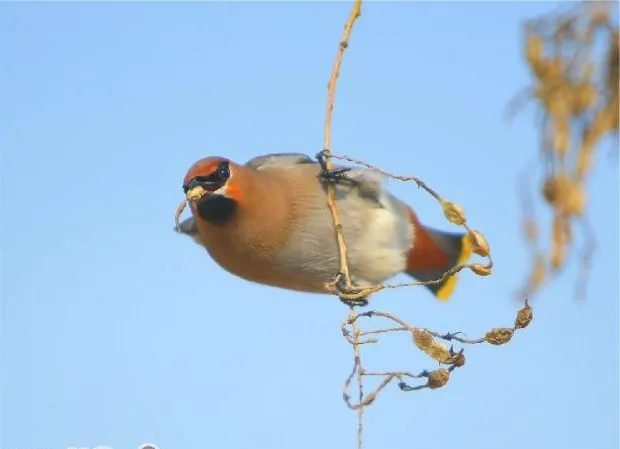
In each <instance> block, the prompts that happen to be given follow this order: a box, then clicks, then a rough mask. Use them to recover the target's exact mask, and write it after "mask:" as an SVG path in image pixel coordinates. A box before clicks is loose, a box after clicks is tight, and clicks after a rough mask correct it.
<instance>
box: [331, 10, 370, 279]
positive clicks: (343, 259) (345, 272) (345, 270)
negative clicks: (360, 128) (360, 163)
mask: <svg viewBox="0 0 620 449" xmlns="http://www.w3.org/2000/svg"><path fill="white" fill-rule="evenodd" d="M361 13H362V0H355V2H354V4H353V8H352V9H351V13H350V14H349V18H348V19H347V22H346V24H345V26H344V31H343V33H342V37H341V38H340V46H339V48H338V53H337V54H336V60H335V61H334V66H333V68H332V73H331V76H330V78H329V83H328V85H327V108H326V112H325V140H324V142H323V151H324V153H323V154H324V156H325V167H326V168H327V170H331V168H332V162H331V137H332V115H333V111H334V97H335V94H336V84H337V82H338V76H339V75H340V66H341V65H342V58H343V57H344V52H345V50H346V49H347V47H348V46H349V36H350V35H351V31H352V30H353V25H354V24H355V21H356V20H357V18H358V17H359V16H360V15H361ZM327 203H328V205H329V210H330V212H331V214H332V219H333V221H334V230H335V232H336V239H337V241H338V251H339V254H340V273H341V275H342V276H343V278H344V279H343V280H344V282H345V285H346V287H347V289H349V288H350V287H351V277H350V275H349V265H348V262H347V260H348V259H347V247H346V244H345V241H344V236H343V234H342V225H341V224H340V217H339V216H338V210H337V209H336V201H335V193H334V186H333V185H332V184H327Z"/></svg>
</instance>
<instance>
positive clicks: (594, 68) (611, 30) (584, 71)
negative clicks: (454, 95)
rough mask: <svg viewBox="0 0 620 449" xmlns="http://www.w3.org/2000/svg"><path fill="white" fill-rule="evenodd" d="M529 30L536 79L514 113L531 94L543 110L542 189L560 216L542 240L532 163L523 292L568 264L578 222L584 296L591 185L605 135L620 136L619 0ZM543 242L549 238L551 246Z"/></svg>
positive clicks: (585, 6) (580, 294)
mask: <svg viewBox="0 0 620 449" xmlns="http://www.w3.org/2000/svg"><path fill="white" fill-rule="evenodd" d="M614 19H616V20H614ZM524 28H525V33H524V38H525V42H524V43H525V59H526V61H527V64H528V65H529V67H530V69H531V73H532V76H533V83H532V86H531V87H529V88H528V89H527V90H526V92H525V93H524V94H521V95H519V96H517V98H516V99H515V100H516V101H515V102H513V105H512V106H513V107H511V108H510V109H511V112H514V109H515V107H516V106H519V105H520V104H521V103H523V101H522V100H523V99H524V98H528V99H530V100H533V101H534V102H535V103H536V104H537V106H538V108H539V110H540V112H541V113H542V114H541V117H540V130H541V132H540V139H541V153H542V154H541V156H542V157H541V162H542V168H543V171H544V180H543V182H542V184H541V185H540V187H537V189H538V191H539V194H540V196H541V197H542V200H543V202H544V204H545V205H546V207H547V208H548V209H550V210H551V215H552V220H551V229H550V230H549V234H550V235H549V238H548V239H544V238H540V237H541V236H540V235H539V233H540V230H539V228H540V227H542V224H541V222H539V221H537V220H536V217H535V216H534V205H533V201H532V199H531V197H530V196H529V195H528V187H529V184H531V182H530V180H529V179H528V178H529V176H528V175H530V173H531V169H530V168H529V167H527V168H526V170H525V171H524V175H523V177H521V179H520V185H519V189H520V193H521V195H522V201H523V204H522V207H523V210H524V215H525V217H524V222H523V234H524V238H525V240H526V242H527V244H528V246H529V248H530V251H531V258H532V262H531V273H530V274H529V276H528V277H527V279H526V281H525V285H524V286H523V288H522V290H521V293H520V295H521V297H525V298H530V297H532V296H533V295H534V294H535V293H536V292H537V291H538V290H539V289H540V288H541V287H542V286H543V285H544V284H545V283H546V282H547V281H549V280H550V279H551V278H552V277H553V276H557V275H558V274H560V273H561V272H562V271H563V270H564V269H565V267H566V261H567V255H568V254H569V252H570V251H571V250H572V249H573V248H574V247H575V240H574V233H575V228H576V227H577V226H578V229H579V230H580V231H581V233H582V238H583V240H584V242H583V247H582V250H581V257H580V275H579V279H578V280H577V284H576V286H577V288H576V292H575V294H576V298H577V299H583V298H584V297H585V293H586V284H587V278H588V273H589V270H590V265H591V260H592V256H593V253H594V249H595V245H596V241H595V239H594V233H593V232H592V230H591V229H590V224H589V221H588V218H587V211H586V208H587V205H588V196H587V193H586V187H587V186H586V184H587V180H588V176H589V175H590V173H591V170H592V166H593V163H594V161H595V159H596V157H597V156H598V154H599V153H600V151H599V148H601V147H602V143H603V140H604V139H605V138H608V137H612V138H615V139H617V134H618V106H619V105H618V64H619V61H618V41H619V33H618V23H617V3H611V2H581V3H577V4H571V6H570V7H568V8H566V7H562V8H560V10H556V11H554V12H552V13H550V14H549V15H547V16H544V17H541V18H536V19H534V20H530V21H528V22H526V23H525V26H524ZM615 139H614V140H615ZM536 185H537V186H538V184H536ZM541 240H542V241H545V240H547V241H548V245H546V246H548V247H547V248H546V249H545V248H543V246H545V245H543V244H542V243H541Z"/></svg>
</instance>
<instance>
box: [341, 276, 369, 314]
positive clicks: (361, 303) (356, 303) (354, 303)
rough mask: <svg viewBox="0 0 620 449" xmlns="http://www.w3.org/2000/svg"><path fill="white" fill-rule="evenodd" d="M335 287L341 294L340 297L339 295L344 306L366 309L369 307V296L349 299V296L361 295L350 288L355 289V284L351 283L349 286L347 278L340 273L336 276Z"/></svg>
mask: <svg viewBox="0 0 620 449" xmlns="http://www.w3.org/2000/svg"><path fill="white" fill-rule="evenodd" d="M334 286H335V287H336V289H337V290H338V292H339V293H340V295H338V298H339V299H340V301H342V302H343V303H344V304H346V305H348V306H350V307H366V306H367V305H368V299H367V298H368V296H362V297H360V298H347V296H349V295H355V294H356V293H359V291H358V290H356V289H352V288H350V287H355V286H356V285H355V283H353V282H351V285H350V286H349V285H347V282H346V280H345V276H344V274H343V273H342V272H340V271H339V272H338V273H336V276H334Z"/></svg>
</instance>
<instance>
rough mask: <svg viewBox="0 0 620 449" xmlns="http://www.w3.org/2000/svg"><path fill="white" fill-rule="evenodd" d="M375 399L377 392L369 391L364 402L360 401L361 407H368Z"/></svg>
mask: <svg viewBox="0 0 620 449" xmlns="http://www.w3.org/2000/svg"><path fill="white" fill-rule="evenodd" d="M375 399H377V392H376V391H371V392H370V393H368V395H367V396H366V397H365V398H364V400H363V401H362V404H363V405H370V404H372V403H373V402H375Z"/></svg>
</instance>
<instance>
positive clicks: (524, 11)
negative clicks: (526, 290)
mask: <svg viewBox="0 0 620 449" xmlns="http://www.w3.org/2000/svg"><path fill="white" fill-rule="evenodd" d="M555 6H556V5H554V4H551V3H534V2H522V3H489V2H479V3H444V2H437V3H432V4H431V3H391V4H381V3H379V2H373V3H369V4H366V6H365V7H364V12H363V16H362V17H361V19H360V21H359V22H358V24H357V28H356V29H355V30H354V34H353V38H352V41H351V46H350V51H349V53H348V54H347V55H346V57H345V61H344V65H343V69H342V77H341V84H340V88H339V92H338V97H337V104H336V110H335V118H334V139H333V146H334V149H335V150H336V151H338V152H341V153H350V154H354V155H356V156H358V157H360V158H364V159H368V160H371V161H373V162H375V163H377V164H379V165H381V166H382V167H384V168H386V169H388V170H393V171H396V172H398V173H401V174H414V175H417V176H420V177H422V178H423V179H425V180H426V181H427V182H428V183H429V184H430V185H432V186H433V187H435V188H436V189H437V190H438V191H440V192H441V193H442V194H443V195H444V196H446V197H447V198H449V199H451V200H454V201H457V202H459V203H460V204H461V205H462V206H463V207H464V208H465V209H466V211H467V214H468V217H469V220H470V222H471V223H472V225H473V226H474V227H476V228H479V229H481V230H483V231H484V232H485V234H486V235H487V237H488V238H489V240H490V242H491V245H492V248H493V251H494V256H495V261H496V268H495V272H494V276H492V277H490V278H484V279H481V278H477V277H475V276H473V275H472V274H470V273H465V274H464V275H463V276H461V281H460V284H459V289H458V291H457V293H456V294H455V296H454V297H453V299H452V301H450V302H449V303H447V304H444V303H439V302H437V301H435V300H434V299H433V298H432V297H431V296H430V295H429V294H428V293H427V292H426V291H425V290H424V289H422V288H411V289H406V290H398V291H390V292H386V293H382V294H379V295H377V296H375V298H374V299H373V303H372V308H375V309H378V310H386V311H391V312H394V313H398V314H400V315H401V316H402V317H403V318H405V319H407V320H408V321H409V322H411V323H412V324H414V325H419V326H427V327H433V328H436V329H437V330H441V331H449V330H452V331H454V330H463V331H465V332H467V333H468V335H469V336H472V337H473V336H478V335H480V334H482V333H484V332H485V331H486V330H487V329H489V328H490V327H494V326H505V325H507V326H509V325H511V323H512V321H513V317H514V313H515V311H516V308H517V306H516V305H515V302H514V301H513V298H514V292H515V290H516V288H517V287H518V285H519V283H520V281H521V279H522V278H523V276H524V275H525V269H526V267H527V258H526V256H527V253H526V251H525V248H524V245H523V243H522V241H521V240H520V234H519V212H518V208H517V205H518V203H517V197H516V195H515V182H516V176H517V173H518V170H519V169H520V168H521V167H522V166H523V165H524V164H525V163H526V162H527V161H529V160H531V159H532V158H533V157H535V154H536V151H537V144H538V143H537V142H538V140H537V136H536V133H535V131H534V128H533V123H534V113H533V109H532V108H531V107H530V108H528V109H527V110H526V112H524V113H523V115H521V116H519V117H518V119H517V120H516V121H515V122H514V123H512V124H508V123H506V122H505V121H504V120H503V118H502V113H503V108H504V106H505V105H506V103H507V102H508V101H509V100H510V99H511V98H512V95H513V94H515V93H516V92H517V91H518V90H519V89H521V88H522V87H524V86H525V85H526V84H527V83H528V82H529V74H528V71H527V68H526V67H525V66H524V64H523V63H522V59H521V40H520V36H521V29H520V23H521V20H522V19H524V18H527V17H533V16H536V15H538V14H540V13H542V12H545V11H549V10H552V9H553V8H555ZM349 7H350V4H349V3H251V4H250V3H247V4H230V3H229V4H224V3H202V4H198V3H187V4H164V3H158V4H137V3H135V4H121V3H100V4H89V3H88V4H87V3H65V4H61V3H49V4H45V3H37V4H35V3H31V4H7V3H4V4H2V5H1V6H0V30H2V31H1V32H0V33H1V35H2V39H1V42H2V44H0V52H1V53H0V64H1V67H2V69H1V74H2V77H1V85H0V88H1V95H2V97H1V103H0V108H1V109H0V110H1V116H0V120H1V127H2V132H1V134H0V145H1V149H2V194H3V197H2V205H3V210H2V256H3V264H2V268H3V272H2V339H1V341H2V439H1V443H2V444H1V447H2V449H65V448H67V447H68V446H83V447H93V446H97V445H107V446H111V447H112V448H114V449H133V448H138V446H139V445H140V444H141V443H143V442H152V443H155V444H157V445H158V446H159V447H160V448H161V449H179V448H182V449H202V448H207V447H215V448H232V449H236V448H248V447H260V448H268V449H278V448H282V449H284V448H287V449H288V448H291V447H294V448H296V449H305V448H307V449H314V448H323V447H325V448H353V447H355V425H356V424H355V421H356V416H355V413H353V412H351V411H349V410H348V409H347V408H346V407H345V406H344V403H343V402H342V398H341V390H342V382H343V380H344V378H345V377H346V375H347V374H348V373H349V370H350V368H351V362H352V358H351V349H350V347H349V346H348V345H347V344H346V342H345V341H344V339H343V338H342V336H341V334H340V327H339V326H340V322H341V321H342V320H343V319H344V318H345V317H346V315H347V310H346V308H345V307H344V306H343V305H342V304H341V303H340V302H339V301H338V300H337V299H336V298H332V297H330V296H324V297H321V296H313V295H306V294H301V293H291V292H287V291H283V290H278V289H274V288H269V287H264V286H259V285H255V284H251V283H248V282H245V281H242V280H240V279H237V278H235V277H232V276H231V275H229V274H227V273H225V272H223V271H222V270H220V269H219V268H218V267H217V266H216V265H215V263H214V262H212V261H211V260H210V259H209V257H208V256H207V253H206V252H205V251H204V250H201V248H199V247H197V246H195V245H194V244H193V243H192V242H191V241H190V240H189V239H187V238H183V237H181V236H178V235H176V234H174V233H173V232H172V225H173V213H174V209H175V207H176V206H177V204H178V202H179V201H180V200H181V199H182V194H183V192H182V190H181V182H182V178H183V176H184V174H185V171H186V170H187V168H188V167H189V166H190V165H191V164H192V163H193V162H194V161H195V160H196V159H198V158H201V157H204V156H207V155H213V154H219V155H225V156H229V157H231V158H233V159H235V160H237V161H240V162H243V161H245V160H247V159H248V158H250V157H252V156H254V155H257V154H260V153H266V152H280V151H301V152H307V153H310V154H314V153H315V152H316V151H317V150H319V149H320V148H321V145H322V141H323V119H324V106H325V99H326V84H327V79H328V75H329V71H330V69H331V65H332V62H333V57H334V55H335V52H336V49H337V43H338V40H339V38H340V34H341V31H342V27H343V24H344V20H345V18H346V15H347V14H348V11H349ZM595 175H596V176H595V179H594V180H593V182H592V184H591V188H590V192H589V195H590V197H591V198H593V202H592V204H591V207H590V210H591V216H592V220H593V222H594V226H595V229H596V233H597V235H598V238H599V240H600V243H601V244H600V248H599V251H598V253H597V255H596V259H595V269H594V272H593V274H592V279H591V288H590V290H589V298H588V300H587V302H585V303H583V304H578V303H576V302H574V301H573V298H572V293H573V290H572V289H573V280H574V278H575V274H576V271H575V269H574V267H575V263H574V258H573V263H572V264H571V268H570V270H569V271H568V272H567V274H566V275H564V276H562V278H560V279H559V280H558V281H557V282H556V284H555V285H554V286H553V287H551V288H549V289H548V290H546V291H545V294H544V295H543V296H541V297H540V298H539V300H538V301H537V302H536V303H535V313H536V317H535V320H534V322H533V323H532V325H531V327H530V328H529V329H527V330H526V331H525V332H521V333H519V334H518V336H517V337H516V338H515V339H514V340H513V341H512V342H511V343H510V344H509V345H507V346H504V347H499V348H498V347H487V346H478V347H474V348H471V349H469V350H468V352H467V354H468V364H467V366H466V367H464V368H463V369H461V370H459V371H458V372H457V374H456V375H455V376H453V379H452V381H451V382H450V383H449V384H448V386H447V387H446V388H444V389H442V390H438V391H429V390H425V391H422V392H418V393H408V394H406V393H401V392H400V391H398V389H397V388H396V387H395V386H394V387H393V388H390V389H389V390H388V391H387V392H385V393H384V394H383V395H382V396H381V397H380V398H379V399H378V400H377V401H376V402H375V404H373V406H372V407H371V408H370V409H369V411H368V414H367V424H366V438H365V439H366V448H367V449H379V448H393V449H397V448H399V449H400V448H402V449H409V448H412V447H430V446H437V445H439V446H442V447H443V446H449V445H454V444H457V445H458V447H459V449H491V448H496V447H502V448H504V449H521V448H523V447H531V448H552V449H584V448H593V449H594V448H596V449H612V448H615V447H617V446H618V432H617V424H618V275H617V273H618V166H617V162H616V160H613V159H612V158H610V157H608V150H607V149H606V150H605V153H604V154H603V155H602V157H600V158H599V160H598V163H597V165H596V168H595ZM390 186H391V189H392V190H393V192H395V193H396V194H397V195H399V196H400V197H402V198H404V199H406V200H407V202H409V203H410V204H412V205H413V206H414V207H415V209H416V210H417V211H418V213H419V215H420V216H421V217H422V218H423V220H424V221H425V222H426V223H427V224H429V225H433V226H439V227H445V228H450V225H449V224H447V223H446V222H445V220H444V219H443V217H442V214H441V210H440V208H439V207H438V206H437V204H436V203H434V202H433V201H431V200H430V199H429V198H428V196H426V195H424V194H423V193H422V192H421V191H418V190H416V189H415V188H413V187H412V186H408V185H400V184H396V183H390ZM539 210H540V209H539ZM366 354H367V356H366V364H367V366H368V368H374V369H390V368H394V369H409V370H412V371H415V370H419V369H423V368H430V369H432V368H434V367H435V366H436V365H435V364H433V363H432V361H430V360H428V359H426V358H424V357H422V356H421V355H419V353H417V352H416V351H414V349H413V348H412V347H411V345H410V343H409V340H408V339H406V338H405V337H404V336H402V337H392V338H386V339H384V340H383V341H382V343H381V345H380V346H378V347H374V348H369V349H368V350H367V352H366ZM455 442H456V443H455Z"/></svg>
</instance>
